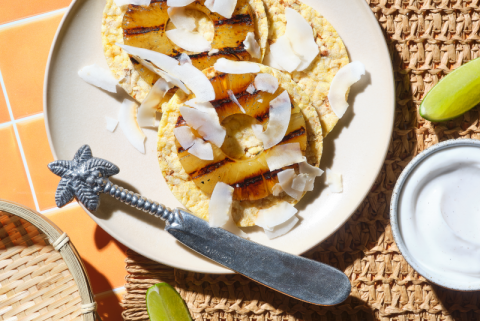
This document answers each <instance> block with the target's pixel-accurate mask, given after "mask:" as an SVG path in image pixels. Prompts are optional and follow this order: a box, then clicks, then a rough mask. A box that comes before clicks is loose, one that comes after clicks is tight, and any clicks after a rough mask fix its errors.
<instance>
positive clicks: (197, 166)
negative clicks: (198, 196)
mask: <svg viewBox="0 0 480 321" xmlns="http://www.w3.org/2000/svg"><path fill="white" fill-rule="evenodd" d="M204 72H205V73H206V74H207V76H208V77H209V79H210V81H211V82H212V84H213V85H214V89H215V94H216V96H215V101H213V102H212V104H213V106H214V107H215V109H216V111H217V114H218V116H219V119H220V122H221V123H222V125H224V126H225V127H227V138H226V140H225V142H224V144H223V145H222V147H221V148H218V147H217V146H215V145H212V148H213V151H214V159H213V160H212V161H205V160H201V159H199V158H197V157H196V156H193V155H191V154H190V153H189V152H188V151H185V150H184V149H183V148H182V147H181V146H180V144H179V143H178V141H176V147H177V153H178V157H179V159H180V163H181V164H182V166H183V168H184V170H185V171H186V173H187V174H189V175H190V177H191V178H192V180H193V181H194V182H195V184H196V185H197V186H198V187H199V188H200V189H201V190H202V191H203V192H205V193H207V194H208V195H211V193H212V192H213V189H214V188H215V185H216V184H217V183H218V182H223V183H226V184H229V185H231V186H232V187H233V188H234V189H235V190H234V194H233V198H234V199H235V200H250V201H253V200H259V199H262V198H265V197H267V196H269V195H271V194H272V188H273V186H274V185H275V184H276V183H277V182H278V179H277V173H278V171H276V172H274V173H272V172H270V170H269V168H268V165H267V157H268V153H269V150H266V151H264V150H263V146H262V144H261V142H260V141H259V140H258V139H256V137H255V136H254V135H253V131H252V130H251V125H252V123H260V124H262V125H263V126H264V128H266V126H267V124H268V117H269V104H270V101H271V100H273V99H274V98H275V97H277V96H278V95H279V94H280V93H282V92H283V91H284V90H285V89H283V88H282V87H279V88H278V90H277V92H275V93H274V94H270V93H267V92H263V91H255V92H253V93H252V94H250V93H248V92H246V89H247V87H248V86H249V85H250V84H251V83H252V82H253V80H254V78H255V75H254V74H243V75H232V74H225V73H219V72H215V70H214V69H213V68H210V69H209V70H207V71H204ZM227 90H232V91H233V93H234V94H235V97H236V98H237V100H238V102H239V103H240V104H241V105H242V107H243V108H244V109H245V114H243V112H242V111H241V110H240V108H239V107H238V106H237V105H236V104H235V103H234V102H232V101H231V99H230V98H229V97H228V92H227ZM189 98H193V97H189ZM232 117H237V118H236V119H238V117H240V118H244V119H245V118H246V119H247V120H248V119H250V120H251V122H248V121H247V122H240V121H237V122H235V121H231V120H232ZM229 120H230V121H229ZM245 123H246V124H247V125H246V126H243V128H239V127H242V124H245ZM179 126H187V124H186V123H185V121H184V120H183V118H182V116H181V115H180V116H179V117H178V120H177V124H176V127H179ZM235 126H236V127H237V128H232V127H235ZM195 134H196V135H197V136H198V137H201V136H200V135H198V133H195ZM236 134H239V135H238V136H239V138H240V139H242V140H248V141H250V142H252V141H253V144H252V146H247V147H246V148H245V149H247V150H248V151H250V153H246V155H242V154H241V153H239V152H238V150H235V147H236V146H238V145H241V144H242V142H236V143H235V139H233V137H232V136H235V135H236ZM229 141H230V142H232V141H233V142H232V143H230V144H229V143H228V142H229ZM293 142H298V143H300V147H301V150H302V152H303V155H305V151H306V149H307V131H306V124H305V120H304V118H303V115H302V113H301V111H300V108H299V107H298V106H296V105H295V103H293V104H292V114H291V119H290V124H289V127H288V129H287V133H286V135H285V137H284V138H283V140H282V141H281V142H280V144H285V143H293ZM252 151H253V152H252Z"/></svg>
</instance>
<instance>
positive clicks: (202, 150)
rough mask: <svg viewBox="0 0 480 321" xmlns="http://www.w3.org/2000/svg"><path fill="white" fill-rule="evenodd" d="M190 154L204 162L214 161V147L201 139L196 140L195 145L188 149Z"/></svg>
mask: <svg viewBox="0 0 480 321" xmlns="http://www.w3.org/2000/svg"><path fill="white" fill-rule="evenodd" d="M188 152H189V153H190V154H192V155H193V156H196V157H198V158H200V159H203V160H213V148H212V145H211V144H210V143H207V142H205V141H204V140H203V139H201V138H196V139H195V143H194V144H193V146H192V147H190V148H189V149H188Z"/></svg>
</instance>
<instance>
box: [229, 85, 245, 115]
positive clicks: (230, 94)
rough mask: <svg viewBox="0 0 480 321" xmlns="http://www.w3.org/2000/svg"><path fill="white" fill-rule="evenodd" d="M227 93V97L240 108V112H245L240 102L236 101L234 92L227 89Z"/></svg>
mask: <svg viewBox="0 0 480 321" xmlns="http://www.w3.org/2000/svg"><path fill="white" fill-rule="evenodd" d="M227 93H228V97H229V98H230V100H231V101H233V102H234V103H235V105H237V106H238V108H240V110H241V111H242V113H244V114H245V109H243V107H242V105H240V103H239V102H238V100H237V97H235V94H234V93H233V91H231V90H230V89H229V90H227Z"/></svg>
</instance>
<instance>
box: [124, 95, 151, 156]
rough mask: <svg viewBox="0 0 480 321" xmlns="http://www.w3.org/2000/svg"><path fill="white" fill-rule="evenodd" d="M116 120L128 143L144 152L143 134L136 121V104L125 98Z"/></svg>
mask: <svg viewBox="0 0 480 321" xmlns="http://www.w3.org/2000/svg"><path fill="white" fill-rule="evenodd" d="M118 121H119V124H120V128H121V129H122V132H123V134H124V135H125V136H126V137H127V139H128V141H129V142H130V144H132V145H133V147H135V148H136V149H137V150H138V151H139V152H140V153H142V154H145V134H143V132H142V130H141V129H140V126H138V123H137V104H136V103H134V102H133V101H130V100H128V99H125V100H124V101H123V103H122V106H121V107H120V110H119V113H118Z"/></svg>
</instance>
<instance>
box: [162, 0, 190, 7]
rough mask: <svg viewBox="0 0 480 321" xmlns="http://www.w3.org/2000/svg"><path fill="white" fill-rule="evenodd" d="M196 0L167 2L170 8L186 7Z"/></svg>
mask: <svg viewBox="0 0 480 321" xmlns="http://www.w3.org/2000/svg"><path fill="white" fill-rule="evenodd" d="M194 1H195V0H167V6H169V7H185V6H188V5H189V4H190V3H192V2H194Z"/></svg>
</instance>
